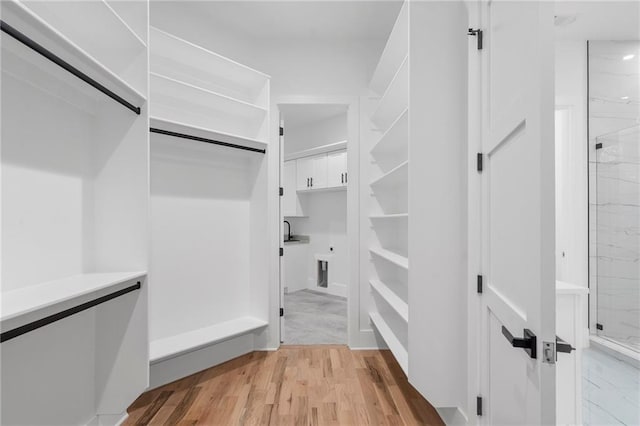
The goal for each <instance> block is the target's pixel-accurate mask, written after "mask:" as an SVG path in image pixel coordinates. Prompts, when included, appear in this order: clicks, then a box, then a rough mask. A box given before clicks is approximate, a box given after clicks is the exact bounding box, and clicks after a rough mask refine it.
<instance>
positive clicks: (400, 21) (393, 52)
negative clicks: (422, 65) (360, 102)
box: [369, 3, 409, 95]
mask: <svg viewBox="0 0 640 426" xmlns="http://www.w3.org/2000/svg"><path fill="white" fill-rule="evenodd" d="M408 14H409V10H408V7H407V4H406V3H405V5H404V6H403V7H402V9H401V10H400V13H399V14H398V18H397V19H396V22H395V24H394V26H393V30H391V34H390V35H389V38H388V39H387V44H386V45H385V47H384V50H383V51H382V55H381V56H380V60H379V61H378V65H377V66H376V69H375V71H374V72H373V77H372V78H371V83H370V84H369V87H370V88H371V90H373V91H374V92H376V93H378V94H379V95H382V94H383V93H384V92H385V91H386V89H387V87H389V83H390V82H391V80H392V79H393V76H394V75H395V74H396V71H397V70H398V68H399V67H400V64H401V63H402V61H403V60H404V58H406V57H407V54H408V53H409V45H408V43H407V40H408V38H409V16H408Z"/></svg>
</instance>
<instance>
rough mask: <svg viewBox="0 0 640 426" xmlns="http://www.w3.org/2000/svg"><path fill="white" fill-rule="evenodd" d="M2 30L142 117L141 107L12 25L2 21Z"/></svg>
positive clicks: (0, 23)
mask: <svg viewBox="0 0 640 426" xmlns="http://www.w3.org/2000/svg"><path fill="white" fill-rule="evenodd" d="M0 28H1V29H2V31H3V32H5V33H7V34H9V35H10V36H11V37H13V38H15V39H16V40H18V41H19V42H20V43H22V44H24V45H25V46H27V47H28V48H29V49H31V50H33V51H35V52H37V53H39V54H40V55H41V56H44V57H45V58H47V59H48V60H50V61H51V62H53V63H54V64H56V65H57V66H59V67H60V68H62V69H64V70H65V71H67V72H69V73H71V74H73V75H75V76H76V77H78V78H79V79H80V80H82V81H84V82H85V83H87V84H88V85H89V86H91V87H93V88H94V89H96V90H98V91H100V92H102V93H104V94H105V95H107V96H108V97H110V98H111V99H113V100H114V101H116V102H118V103H119V104H120V105H123V106H124V107H125V108H127V109H130V110H131V111H133V112H134V113H136V114H138V115H140V107H137V106H135V105H133V104H132V103H130V102H128V101H127V100H125V99H124V98H123V97H121V96H119V95H118V94H116V93H115V92H113V91H111V90H109V89H107V88H106V87H105V86H103V85H102V84H100V83H98V82H97V81H96V80H94V79H93V78H91V77H89V76H88V75H87V74H85V73H83V72H82V71H80V70H79V69H78V68H76V67H74V66H73V65H71V64H70V63H68V62H66V61H65V60H63V59H62V58H60V57H59V56H58V55H56V54H55V53H53V52H51V51H50V50H48V49H46V48H45V47H43V46H41V45H40V44H38V43H36V42H35V41H34V40H32V39H30V38H29V37H27V36H26V35H25V34H22V33H21V32H20V31H18V30H16V29H15V28H13V27H12V26H11V25H9V24H7V23H6V22H4V21H0Z"/></svg>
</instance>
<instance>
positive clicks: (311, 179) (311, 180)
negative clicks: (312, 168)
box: [309, 178, 313, 188]
mask: <svg viewBox="0 0 640 426" xmlns="http://www.w3.org/2000/svg"><path fill="white" fill-rule="evenodd" d="M309 179H310V182H311V187H312V188H313V178H309Z"/></svg>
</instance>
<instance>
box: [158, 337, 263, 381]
mask: <svg viewBox="0 0 640 426" xmlns="http://www.w3.org/2000/svg"><path fill="white" fill-rule="evenodd" d="M253 338H254V336H253V334H251V333H249V334H244V335H242V336H238V337H235V338H233V339H229V340H225V341H224V342H220V343H217V344H215V345H210V346H206V347H204V348H201V349H198V350H196V351H192V352H188V353H185V354H183V355H180V356H177V357H175V358H169V359H166V360H164V361H160V362H157V363H154V364H151V366H150V367H149V376H150V377H149V389H154V388H157V387H159V386H162V385H166V384H167V383H171V382H173V381H176V380H179V379H182V378H184V377H187V376H190V375H191V374H194V373H197V372H199V371H202V370H206V369H207V368H210V367H213V366H216V365H218V364H222V363H223V362H226V361H229V360H231V359H233V358H237V357H239V356H241V355H244V354H247V353H249V352H253V350H254V340H253Z"/></svg>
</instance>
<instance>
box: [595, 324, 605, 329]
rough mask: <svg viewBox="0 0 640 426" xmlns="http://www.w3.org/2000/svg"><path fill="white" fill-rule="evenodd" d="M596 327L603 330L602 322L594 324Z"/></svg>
mask: <svg viewBox="0 0 640 426" xmlns="http://www.w3.org/2000/svg"><path fill="white" fill-rule="evenodd" d="M596 328H597V329H598V330H604V327H603V326H602V324H596Z"/></svg>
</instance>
